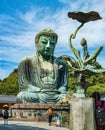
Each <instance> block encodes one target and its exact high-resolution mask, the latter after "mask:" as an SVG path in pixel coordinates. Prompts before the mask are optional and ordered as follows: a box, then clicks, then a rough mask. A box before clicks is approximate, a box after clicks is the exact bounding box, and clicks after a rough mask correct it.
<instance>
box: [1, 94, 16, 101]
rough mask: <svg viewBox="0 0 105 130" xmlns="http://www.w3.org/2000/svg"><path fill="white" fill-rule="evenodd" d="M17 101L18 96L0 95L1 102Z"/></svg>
mask: <svg viewBox="0 0 105 130" xmlns="http://www.w3.org/2000/svg"><path fill="white" fill-rule="evenodd" d="M7 102H8V103H16V96H11V95H0V103H7Z"/></svg>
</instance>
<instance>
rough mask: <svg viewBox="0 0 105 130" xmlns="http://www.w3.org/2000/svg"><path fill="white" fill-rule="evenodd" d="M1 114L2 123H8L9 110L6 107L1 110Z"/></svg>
mask: <svg viewBox="0 0 105 130" xmlns="http://www.w3.org/2000/svg"><path fill="white" fill-rule="evenodd" d="M2 115H3V119H4V125H7V124H8V118H9V111H8V109H7V108H5V109H3V110H2Z"/></svg>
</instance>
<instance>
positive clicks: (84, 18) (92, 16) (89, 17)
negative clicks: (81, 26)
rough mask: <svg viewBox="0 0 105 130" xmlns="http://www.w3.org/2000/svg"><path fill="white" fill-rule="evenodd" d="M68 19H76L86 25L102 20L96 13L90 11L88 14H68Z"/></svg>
mask: <svg viewBox="0 0 105 130" xmlns="http://www.w3.org/2000/svg"><path fill="white" fill-rule="evenodd" d="M68 17H69V18H72V19H76V20H77V21H79V22H80V23H86V22H89V21H95V20H98V19H102V18H101V16H100V15H99V13H98V12H95V11H90V12H88V13H84V12H68Z"/></svg>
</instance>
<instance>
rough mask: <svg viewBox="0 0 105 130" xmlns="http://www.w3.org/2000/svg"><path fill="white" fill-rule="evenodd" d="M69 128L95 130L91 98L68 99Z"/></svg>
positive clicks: (72, 129)
mask: <svg viewBox="0 0 105 130" xmlns="http://www.w3.org/2000/svg"><path fill="white" fill-rule="evenodd" d="M70 130H95V121H94V101H93V99H92V98H80V97H78V98H72V99H71V101H70Z"/></svg>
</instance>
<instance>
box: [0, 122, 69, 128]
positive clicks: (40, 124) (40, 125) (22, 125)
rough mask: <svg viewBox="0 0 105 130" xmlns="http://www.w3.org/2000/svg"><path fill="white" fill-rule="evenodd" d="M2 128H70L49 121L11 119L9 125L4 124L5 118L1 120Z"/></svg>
mask: <svg viewBox="0 0 105 130" xmlns="http://www.w3.org/2000/svg"><path fill="white" fill-rule="evenodd" d="M0 130H69V128H65V127H56V126H54V125H52V126H49V125H48V123H47V122H25V121H9V122H8V125H4V122H3V120H0Z"/></svg>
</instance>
